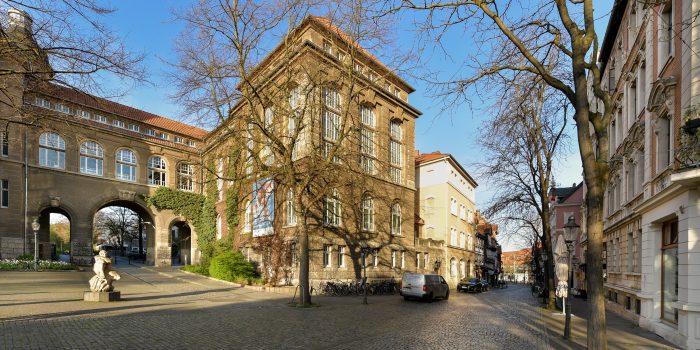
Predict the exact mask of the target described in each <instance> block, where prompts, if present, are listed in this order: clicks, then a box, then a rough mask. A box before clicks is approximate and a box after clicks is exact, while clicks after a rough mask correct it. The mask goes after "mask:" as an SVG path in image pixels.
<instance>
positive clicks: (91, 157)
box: [80, 140, 104, 176]
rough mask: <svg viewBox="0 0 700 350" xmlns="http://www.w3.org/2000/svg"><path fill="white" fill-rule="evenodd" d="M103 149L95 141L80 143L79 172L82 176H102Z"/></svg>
mask: <svg viewBox="0 0 700 350" xmlns="http://www.w3.org/2000/svg"><path fill="white" fill-rule="evenodd" d="M103 163H104V149H103V148H102V145H100V144H99V143H97V142H95V141H91V140H90V141H83V142H82V143H80V172H81V173H83V174H90V175H97V176H102V175H103V173H102V169H103V166H102V165H103Z"/></svg>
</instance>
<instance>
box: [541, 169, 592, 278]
mask: <svg viewBox="0 0 700 350" xmlns="http://www.w3.org/2000/svg"><path fill="white" fill-rule="evenodd" d="M582 205H583V182H580V183H579V184H578V185H577V184H573V185H571V187H552V188H551V189H550V191H549V209H550V212H549V213H550V216H549V221H550V223H549V224H550V227H551V229H552V241H553V242H556V241H557V238H556V237H557V236H559V235H563V234H564V225H566V223H567V222H568V221H569V218H572V217H573V219H574V222H575V223H576V225H579V226H583V225H581V223H582V222H581V218H582V215H581V214H582ZM582 232H583V231H582V230H579V233H578V237H576V240H575V241H574V250H573V256H575V257H576V259H578V266H573V268H574V283H573V285H572V288H574V289H575V290H578V291H584V290H585V289H586V280H585V268H586V263H585V256H586V251H585V242H583V241H582V237H583V234H582ZM554 279H555V283H554V284H555V285H556V284H557V280H556V276H554Z"/></svg>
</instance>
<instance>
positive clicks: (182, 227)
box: [170, 221, 192, 265]
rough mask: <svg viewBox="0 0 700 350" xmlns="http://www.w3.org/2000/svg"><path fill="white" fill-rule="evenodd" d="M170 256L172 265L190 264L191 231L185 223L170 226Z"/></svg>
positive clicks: (180, 222)
mask: <svg viewBox="0 0 700 350" xmlns="http://www.w3.org/2000/svg"><path fill="white" fill-rule="evenodd" d="M170 247H171V248H170V249H171V250H170V255H171V257H172V265H191V264H192V229H191V228H190V225H188V224H187V222H185V221H176V222H173V223H172V224H171V225H170Z"/></svg>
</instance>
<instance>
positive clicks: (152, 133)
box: [146, 129, 156, 136]
mask: <svg viewBox="0 0 700 350" xmlns="http://www.w3.org/2000/svg"><path fill="white" fill-rule="evenodd" d="M146 135H148V136H156V131H155V130H153V129H147V130H146Z"/></svg>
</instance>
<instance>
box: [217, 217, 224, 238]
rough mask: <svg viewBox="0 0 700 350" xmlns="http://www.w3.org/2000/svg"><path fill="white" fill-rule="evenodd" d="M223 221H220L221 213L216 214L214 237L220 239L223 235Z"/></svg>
mask: <svg viewBox="0 0 700 350" xmlns="http://www.w3.org/2000/svg"><path fill="white" fill-rule="evenodd" d="M223 227H224V226H223V223H222V221H221V215H217V216H216V239H221V237H223V236H224V233H223Z"/></svg>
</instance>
